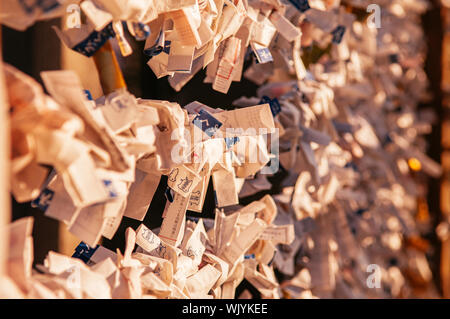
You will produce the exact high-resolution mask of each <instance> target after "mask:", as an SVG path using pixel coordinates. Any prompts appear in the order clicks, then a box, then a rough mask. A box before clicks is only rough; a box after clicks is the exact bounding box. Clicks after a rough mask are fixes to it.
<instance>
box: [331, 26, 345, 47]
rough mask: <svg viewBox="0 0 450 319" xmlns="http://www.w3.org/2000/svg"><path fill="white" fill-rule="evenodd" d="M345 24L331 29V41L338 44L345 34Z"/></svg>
mask: <svg viewBox="0 0 450 319" xmlns="http://www.w3.org/2000/svg"><path fill="white" fill-rule="evenodd" d="M345 30H346V28H345V26H343V25H338V26H337V27H336V28H335V29H334V30H333V31H331V34H332V35H333V40H332V41H333V43H336V44H339V43H341V41H342V38H343V37H344V34H345Z"/></svg>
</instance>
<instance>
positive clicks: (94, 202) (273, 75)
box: [0, 0, 441, 298]
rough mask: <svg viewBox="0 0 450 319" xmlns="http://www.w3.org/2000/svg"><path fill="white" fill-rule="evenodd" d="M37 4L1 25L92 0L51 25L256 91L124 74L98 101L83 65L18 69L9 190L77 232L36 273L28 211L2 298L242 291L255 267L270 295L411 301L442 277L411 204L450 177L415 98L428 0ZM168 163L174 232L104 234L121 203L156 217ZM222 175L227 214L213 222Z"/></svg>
mask: <svg viewBox="0 0 450 319" xmlns="http://www.w3.org/2000/svg"><path fill="white" fill-rule="evenodd" d="M31 2H32V3H33V4H27V3H28V2H26V1H19V0H9V1H6V3H4V4H2V8H1V11H0V21H1V22H2V23H3V24H5V25H7V26H9V27H12V28H15V29H19V30H24V29H26V28H27V27H28V26H30V25H32V24H33V23H34V22H35V21H37V20H42V19H48V18H50V17H59V16H62V15H64V14H65V13H66V12H68V7H69V6H71V5H78V6H79V7H80V8H81V10H79V11H76V10H75V11H74V12H75V13H78V14H82V17H84V18H85V19H84V20H85V24H82V25H81V26H79V27H74V28H69V29H65V28H63V29H62V30H60V29H58V28H56V32H57V34H58V36H59V38H60V39H61V40H62V41H63V42H64V44H65V45H66V46H68V47H70V48H71V49H73V50H75V51H77V52H79V53H81V54H83V55H85V56H87V57H91V56H93V55H94V54H95V53H96V51H97V50H99V49H100V48H101V47H102V46H103V45H104V44H105V43H107V42H108V41H110V40H114V41H118V43H119V47H120V50H121V53H122V55H124V56H127V55H130V54H132V50H131V46H130V44H129V43H128V42H127V40H126V38H125V36H124V32H129V33H131V34H132V35H133V36H134V37H135V38H136V40H138V41H145V54H147V55H148V57H149V61H148V66H149V67H150V68H151V70H152V71H153V72H154V73H155V75H156V76H157V77H158V78H162V77H165V76H168V77H169V79H168V81H169V82H170V85H171V86H172V87H173V88H174V89H175V90H177V91H178V90H181V89H182V87H183V86H184V85H185V84H186V83H187V82H188V81H189V80H190V79H191V78H192V77H193V76H194V75H195V74H196V73H197V72H199V71H200V70H201V69H203V68H206V78H205V80H204V81H205V82H207V83H211V85H212V89H213V90H216V91H219V92H222V93H227V92H228V90H229V88H230V86H231V85H233V84H232V82H239V81H241V79H242V77H244V78H246V79H249V80H251V81H253V82H255V83H256V84H257V85H259V89H258V92H257V96H254V97H248V96H247V97H242V98H240V99H238V100H236V101H234V103H233V107H234V109H232V108H231V106H229V105H227V106H225V105H220V104H218V105H204V104H202V103H200V102H198V101H193V102H192V103H189V104H187V105H184V106H180V105H179V104H177V103H173V102H169V101H162V100H146V99H140V98H136V97H135V96H133V95H132V94H130V93H129V92H127V90H126V89H120V90H116V91H114V92H113V93H111V94H107V95H106V96H103V97H100V98H98V99H96V100H93V99H92V97H91V96H90V95H89V94H87V93H88V92H85V91H84V90H85V89H87V88H84V87H82V85H81V82H80V80H79V78H78V77H77V75H76V74H75V73H74V72H72V71H46V72H42V73H41V78H42V81H43V83H44V86H45V92H47V93H48V94H46V93H44V88H42V87H41V85H39V84H38V82H36V81H35V80H34V79H32V78H31V77H29V76H28V75H26V74H24V73H22V72H20V71H19V70H17V69H16V68H14V67H13V66H10V65H7V64H4V65H3V70H4V73H5V83H6V90H5V91H6V100H7V101H8V103H9V107H10V112H9V115H10V123H11V144H12V153H11V163H10V164H11V165H10V172H11V173H10V174H11V185H10V189H11V192H12V194H13V196H14V198H15V200H17V201H18V202H29V201H31V205H33V206H35V207H38V208H40V209H41V210H43V211H45V215H46V216H49V217H52V218H54V219H57V220H59V221H61V222H63V223H64V224H65V225H66V226H67V228H68V230H69V231H70V232H71V233H72V234H73V235H75V236H76V237H78V238H79V239H80V241H81V243H80V245H79V246H78V247H77V248H76V249H75V252H74V254H73V256H65V255H62V254H60V253H57V252H52V251H51V252H49V253H48V256H47V258H46V260H45V262H44V264H43V265H38V266H37V267H35V268H32V262H33V247H32V246H33V244H32V243H33V241H32V237H31V234H32V228H33V218H32V217H27V218H23V219H19V220H17V221H15V222H13V223H12V224H11V225H10V226H9V227H8V236H9V254H8V255H7V256H1V257H0V258H2V260H1V262H2V263H5V264H6V276H5V278H3V279H2V281H1V283H2V284H1V285H0V296H1V297H24V298H235V297H236V298H237V297H239V296H238V295H236V288H237V287H238V285H240V284H241V283H242V282H243V280H244V279H245V280H246V281H247V282H248V283H249V284H250V285H251V286H253V287H254V288H255V290H256V291H258V293H259V294H260V297H263V298H377V297H382V298H392V297H394V298H398V297H416V296H417V294H416V292H415V289H414V287H415V286H417V285H421V286H430V285H432V275H431V270H430V267H429V265H428V262H427V258H426V254H427V252H428V248H427V245H426V244H427V243H426V241H424V240H423V239H422V237H421V234H422V232H423V227H421V225H419V222H418V221H417V218H416V215H417V211H418V203H419V201H418V199H420V198H424V197H426V187H424V186H423V185H422V184H421V181H423V180H424V179H425V177H424V176H425V175H429V176H431V177H435V178H436V177H439V176H440V175H441V167H440V165H439V164H438V163H435V162H434V161H433V160H432V159H431V158H429V157H428V156H427V155H426V150H427V145H426V141H425V138H424V137H423V136H424V135H425V134H428V133H429V132H430V131H431V129H432V125H433V122H434V120H435V116H434V113H433V112H432V111H430V110H423V109H420V110H419V109H418V107H417V106H418V104H419V103H420V102H421V101H423V100H424V99H426V98H427V97H428V93H427V86H428V82H427V78H426V75H425V72H424V70H423V61H424V56H425V53H426V52H425V49H426V43H425V40H424V35H423V32H422V29H421V28H420V26H419V25H420V23H419V22H418V21H419V20H420V15H421V14H422V13H423V12H424V11H425V10H426V8H427V1H426V0H422V1H408V0H392V1H387V0H386V1H377V3H378V5H377V7H376V8H373V7H372V9H373V10H374V12H375V13H374V14H370V10H366V9H367V8H368V6H369V5H370V1H357V0H352V1H350V0H348V1H344V0H342V1H339V0H335V1H333V0H327V1H325V0H310V1H307V0H289V2H287V1H281V0H182V1H175V0H141V1H132V0H84V1H64V0H54V1H34V2H33V1H31ZM31 2H30V3H31ZM377 10H381V11H380V12H381V13H382V14H381V17H380V16H379V15H378V16H377V14H376V13H377ZM377 19H381V21H378V20H377ZM378 23H382V27H381V28H379V26H378V25H377V24H378ZM249 60H250V61H251V63H250V65H249V67H248V68H246V69H244V62H246V61H249ZM142 67H143V68H144V67H147V66H144V65H143V66H142ZM160 81H165V79H161V80H160ZM234 85H238V84H234ZM200 94H201V93H200V92H199V95H200ZM218 103H220V101H218ZM224 109H227V110H224ZM418 176H420V178H421V179H418ZM162 178H165V179H166V180H167V191H166V192H165V193H166V199H165V201H166V204H165V208H164V213H163V216H162V217H163V222H162V224H161V225H160V227H159V228H156V229H149V227H148V226H146V225H145V224H144V223H141V225H140V226H139V227H138V228H137V229H132V228H128V229H127V230H126V234H125V238H126V243H125V250H124V251H120V250H119V249H117V250H116V251H111V250H109V249H106V248H105V247H103V246H101V238H102V237H105V238H109V239H111V238H112V237H113V236H114V235H115V233H116V232H117V230H118V228H119V225H120V223H121V221H122V218H123V217H124V216H126V217H129V218H133V219H135V220H138V221H143V220H144V217H145V216H146V214H152V211H151V210H149V207H150V204H151V202H152V199H153V197H154V195H155V193H156V190H157V188H158V185H160V180H161V179H162ZM211 180H212V186H213V189H214V196H215V203H216V208H215V212H214V214H215V218H214V219H210V218H201V217H202V215H201V212H202V211H203V205H204V202H205V197H206V193H207V190H208V186H209V183H210V181H211ZM250 196H252V197H254V198H255V197H256V198H258V199H257V200H255V201H249V200H247V199H248V198H250ZM187 211H191V212H197V213H198V217H199V218H190V217H188V216H187ZM428 293H429V295H431V296H433V290H432V289H431V290H429V292H428ZM247 294H248V291H245V293H244V294H243V296H242V297H245V296H246V295H247Z"/></svg>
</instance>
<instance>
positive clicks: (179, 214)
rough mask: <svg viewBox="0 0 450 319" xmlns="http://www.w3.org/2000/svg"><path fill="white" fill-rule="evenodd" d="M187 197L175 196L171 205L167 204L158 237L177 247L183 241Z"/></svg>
mask: <svg viewBox="0 0 450 319" xmlns="http://www.w3.org/2000/svg"><path fill="white" fill-rule="evenodd" d="M188 203H189V197H183V196H181V195H179V194H175V196H174V201H173V203H168V205H167V207H166V210H165V212H164V220H163V222H162V225H161V231H160V232H159V234H158V236H159V237H161V238H162V240H163V241H165V242H167V243H169V244H170V245H172V246H175V247H177V246H178V245H179V244H180V243H181V240H182V239H183V233H184V228H183V227H184V226H183V225H184V223H185V216H186V209H187V205H188Z"/></svg>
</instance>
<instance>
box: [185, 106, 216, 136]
mask: <svg viewBox="0 0 450 319" xmlns="http://www.w3.org/2000/svg"><path fill="white" fill-rule="evenodd" d="M192 123H194V125H195V126H197V127H198V128H200V129H201V130H202V131H203V132H205V134H206V135H208V136H209V137H213V136H214V134H215V133H216V132H217V130H218V129H220V127H221V126H222V123H221V122H220V121H219V120H217V119H216V118H215V117H214V116H212V115H211V114H210V113H209V112H208V111H206V110H205V109H201V110H200V112H199V113H198V115H197V116H196V117H195V118H194V120H193V121H192Z"/></svg>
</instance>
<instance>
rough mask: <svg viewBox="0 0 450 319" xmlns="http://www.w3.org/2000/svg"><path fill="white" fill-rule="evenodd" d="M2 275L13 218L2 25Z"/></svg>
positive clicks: (0, 104)
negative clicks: (7, 229)
mask: <svg viewBox="0 0 450 319" xmlns="http://www.w3.org/2000/svg"><path fill="white" fill-rule="evenodd" d="M0 62H1V63H0V277H1V276H2V275H4V274H5V273H6V260H7V256H8V246H9V244H8V243H9V239H8V237H9V236H8V234H7V233H6V225H7V224H9V222H10V219H11V207H10V206H11V204H10V197H9V180H10V178H9V160H10V144H9V143H10V137H9V134H10V128H9V110H8V109H9V106H8V99H7V96H6V88H5V79H4V73H3V58H2V35H1V25H0Z"/></svg>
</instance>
